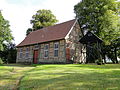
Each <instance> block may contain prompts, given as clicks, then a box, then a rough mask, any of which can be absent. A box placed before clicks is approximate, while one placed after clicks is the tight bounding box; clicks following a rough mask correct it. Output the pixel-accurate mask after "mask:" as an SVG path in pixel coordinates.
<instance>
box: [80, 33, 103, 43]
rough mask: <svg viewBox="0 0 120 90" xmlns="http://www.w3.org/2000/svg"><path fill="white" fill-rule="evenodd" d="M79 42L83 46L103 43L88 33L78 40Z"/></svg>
mask: <svg viewBox="0 0 120 90" xmlns="http://www.w3.org/2000/svg"><path fill="white" fill-rule="evenodd" d="M79 42H80V43H83V44H88V43H97V42H98V43H102V42H103V41H102V40H101V39H100V38H99V37H98V36H96V35H95V34H93V33H92V32H90V31H88V32H87V34H86V35H85V36H83V37H82V38H81V39H80V40H79Z"/></svg>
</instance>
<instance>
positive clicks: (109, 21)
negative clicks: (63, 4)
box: [74, 0, 120, 62]
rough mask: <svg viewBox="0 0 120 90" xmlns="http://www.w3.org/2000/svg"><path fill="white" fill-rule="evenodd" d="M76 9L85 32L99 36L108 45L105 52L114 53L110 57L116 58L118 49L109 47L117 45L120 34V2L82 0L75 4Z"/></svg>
mask: <svg viewBox="0 0 120 90" xmlns="http://www.w3.org/2000/svg"><path fill="white" fill-rule="evenodd" d="M74 11H75V13H76V18H78V21H79V24H80V26H81V30H82V31H83V33H84V32H85V31H86V30H87V31H92V32H93V33H94V34H96V35H97V36H99V37H100V38H101V39H102V40H103V41H104V47H106V48H104V51H106V52H103V53H109V55H110V54H112V55H110V57H111V56H112V57H111V58H112V59H115V58H114V57H115V52H116V49H115V48H114V53H113V48H112V47H110V48H108V46H115V45H116V43H117V42H115V43H114V44H113V42H114V41H115V40H117V39H118V38H119V36H120V15H119V14H120V2H117V0H82V1H81V2H79V3H78V4H77V5H75V6H74ZM107 50H110V51H111V52H108V51H107ZM113 54H114V55H113ZM116 55H117V54H116ZM116 62H117V61H116Z"/></svg>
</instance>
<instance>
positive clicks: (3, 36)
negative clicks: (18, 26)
mask: <svg viewBox="0 0 120 90" xmlns="http://www.w3.org/2000/svg"><path fill="white" fill-rule="evenodd" d="M9 27H10V25H9V21H8V20H5V19H4V17H3V16H2V13H1V11H0V50H3V49H4V47H3V44H4V43H9V42H10V41H11V40H13V37H12V34H11V30H10V28H9Z"/></svg>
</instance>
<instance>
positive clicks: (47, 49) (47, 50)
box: [44, 44, 49, 58]
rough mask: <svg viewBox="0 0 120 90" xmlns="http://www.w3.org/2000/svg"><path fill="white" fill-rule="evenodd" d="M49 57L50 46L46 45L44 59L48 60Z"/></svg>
mask: <svg viewBox="0 0 120 90" xmlns="http://www.w3.org/2000/svg"><path fill="white" fill-rule="evenodd" d="M46 46H47V48H46ZM48 56H49V44H45V45H44V57H45V58H47V57H48Z"/></svg>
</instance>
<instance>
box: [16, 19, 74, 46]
mask: <svg viewBox="0 0 120 90" xmlns="http://www.w3.org/2000/svg"><path fill="white" fill-rule="evenodd" d="M75 21H76V20H75V19H74V20H70V21H67V22H64V23H60V24H57V25H54V26H49V27H45V28H42V29H40V30H37V31H33V32H31V33H30V34H29V35H28V36H27V37H26V38H25V39H24V40H23V41H22V42H21V43H20V44H18V45H17V47H20V46H26V45H32V44H38V43H43V42H48V41H54V40H60V39H64V38H65V36H66V35H67V34H68V32H69V31H70V30H71V28H72V27H73V25H74V23H75Z"/></svg>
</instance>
